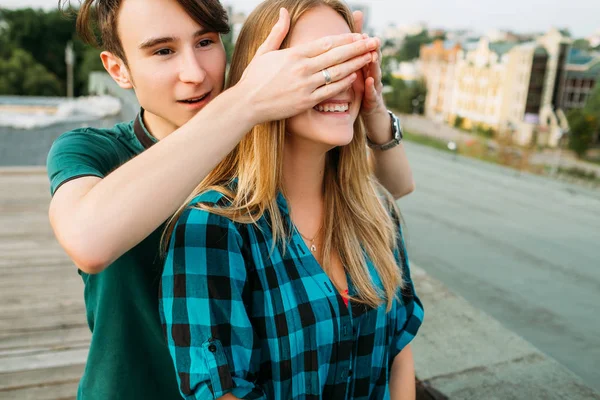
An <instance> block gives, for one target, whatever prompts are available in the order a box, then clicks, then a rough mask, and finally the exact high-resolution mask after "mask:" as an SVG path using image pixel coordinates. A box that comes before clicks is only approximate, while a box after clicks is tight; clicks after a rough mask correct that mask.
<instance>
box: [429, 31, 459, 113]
mask: <svg viewBox="0 0 600 400" xmlns="http://www.w3.org/2000/svg"><path fill="white" fill-rule="evenodd" d="M461 49H462V48H461V46H460V45H459V44H455V43H454V42H450V41H443V40H436V41H435V42H433V44H431V45H425V46H422V47H421V53H420V61H421V73H422V76H423V78H424V79H425V83H426V85H427V98H426V102H425V115H426V116H427V117H429V118H432V119H436V120H439V121H447V120H448V118H449V115H450V107H451V105H452V104H451V101H452V93H453V91H454V74H455V69H456V59H457V56H458V52H459V51H461Z"/></svg>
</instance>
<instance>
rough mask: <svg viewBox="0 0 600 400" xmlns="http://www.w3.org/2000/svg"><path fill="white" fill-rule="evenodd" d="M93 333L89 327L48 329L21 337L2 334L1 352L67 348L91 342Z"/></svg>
mask: <svg viewBox="0 0 600 400" xmlns="http://www.w3.org/2000/svg"><path fill="white" fill-rule="evenodd" d="M90 339H91V332H90V330H89V328H88V326H87V325H85V326H78V327H72V328H69V329H65V328H64V327H61V328H57V329H46V330H42V331H32V332H25V333H22V334H20V335H14V334H7V333H4V334H0V350H9V349H22V348H28V347H34V346H47V347H61V346H62V347H66V346H68V345H72V344H80V343H85V342H88V343H89V341H90Z"/></svg>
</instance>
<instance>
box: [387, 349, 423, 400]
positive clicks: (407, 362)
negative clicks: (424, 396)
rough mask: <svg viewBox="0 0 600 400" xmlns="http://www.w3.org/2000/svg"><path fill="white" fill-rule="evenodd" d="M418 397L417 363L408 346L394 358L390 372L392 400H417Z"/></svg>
mask: <svg viewBox="0 0 600 400" xmlns="http://www.w3.org/2000/svg"><path fill="white" fill-rule="evenodd" d="M416 396H417V393H416V387H415V362H414V359H413V354H412V348H411V347H410V345H408V346H406V347H405V348H404V349H402V351H401V352H400V353H399V354H398V355H397V356H396V357H395V358H394V362H393V364H392V370H391V371H390V399H391V400H415V398H416Z"/></svg>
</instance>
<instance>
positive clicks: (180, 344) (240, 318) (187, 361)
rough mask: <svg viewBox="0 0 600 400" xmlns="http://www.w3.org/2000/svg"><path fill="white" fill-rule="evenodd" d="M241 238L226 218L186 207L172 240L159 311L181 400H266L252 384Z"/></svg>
mask: <svg viewBox="0 0 600 400" xmlns="http://www.w3.org/2000/svg"><path fill="white" fill-rule="evenodd" d="M248 291H249V287H248V281H247V272H246V263H245V261H244V257H243V255H242V237H241V235H240V233H239V231H238V229H237V228H236V226H235V224H234V223H233V222H231V221H230V220H228V219H227V218H224V217H221V216H218V215H215V214H212V213H209V212H207V211H202V210H198V209H188V210H186V211H185V212H184V214H183V215H182V216H181V218H180V219H179V221H178V223H177V225H176V227H175V230H174V231H173V234H172V236H171V241H170V244H169V249H168V252H167V256H166V259H165V268H164V272H163V276H162V282H161V293H160V313H161V318H162V320H163V321H162V322H163V328H164V330H165V335H166V338H167V344H168V347H169V351H170V353H171V357H172V359H173V362H174V365H175V369H176V371H177V379H178V381H179V387H180V392H181V394H182V395H183V396H184V398H186V399H217V398H219V397H221V396H224V395H225V394H227V393H231V394H233V395H234V396H236V397H238V398H241V399H266V397H265V395H264V393H263V391H262V390H261V388H260V387H259V386H257V385H256V384H255V381H256V372H257V371H258V370H259V369H260V350H259V349H257V348H255V346H256V343H257V341H256V338H255V334H254V330H253V329H252V325H251V322H250V319H249V317H248V314H247V312H246V307H245V304H244V299H243V297H245V295H248V293H249V292H248Z"/></svg>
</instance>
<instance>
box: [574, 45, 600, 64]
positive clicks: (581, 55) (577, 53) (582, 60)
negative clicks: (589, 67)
mask: <svg viewBox="0 0 600 400" xmlns="http://www.w3.org/2000/svg"><path fill="white" fill-rule="evenodd" d="M599 57H600V55H599V54H598V53H590V52H588V51H584V50H580V49H574V48H571V51H570V52H569V57H568V58H567V63H569V64H573V65H585V64H588V63H590V62H591V61H592V60H594V59H595V58H599Z"/></svg>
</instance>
